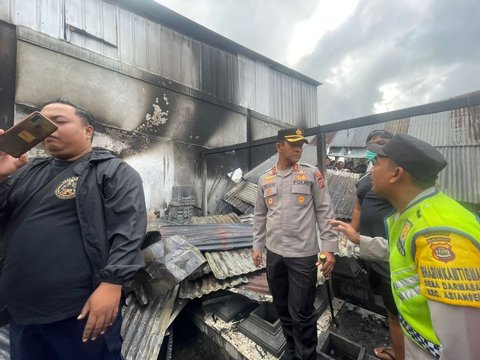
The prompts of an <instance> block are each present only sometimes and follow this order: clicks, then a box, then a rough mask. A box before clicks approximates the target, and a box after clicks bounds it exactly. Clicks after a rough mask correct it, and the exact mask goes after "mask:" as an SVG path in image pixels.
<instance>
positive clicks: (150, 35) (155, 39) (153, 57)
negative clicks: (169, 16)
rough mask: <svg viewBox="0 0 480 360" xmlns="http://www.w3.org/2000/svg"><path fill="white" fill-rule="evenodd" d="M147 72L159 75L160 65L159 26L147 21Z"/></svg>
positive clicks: (160, 40)
mask: <svg viewBox="0 0 480 360" xmlns="http://www.w3.org/2000/svg"><path fill="white" fill-rule="evenodd" d="M147 44H148V46H147V49H146V52H147V59H146V66H147V71H149V72H151V73H154V74H160V73H161V68H162V67H161V64H162V61H161V59H162V53H161V52H162V36H161V30H160V25H159V24H156V23H154V22H152V21H149V20H147Z"/></svg>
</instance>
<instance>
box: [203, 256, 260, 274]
mask: <svg viewBox="0 0 480 360" xmlns="http://www.w3.org/2000/svg"><path fill="white" fill-rule="evenodd" d="M204 255H205V257H206V258H207V261H208V264H209V265H210V269H211V270H212V272H213V275H215V277H216V278H217V279H221V280H223V279H226V278H228V277H232V276H236V275H243V274H248V273H251V272H253V271H256V270H259V269H261V268H263V267H264V266H262V267H257V266H255V265H254V264H253V260H252V249H251V248H247V249H238V250H230V251H214V252H206V253H205V254H204ZM265 263H266V258H265V253H264V254H263V264H265Z"/></svg>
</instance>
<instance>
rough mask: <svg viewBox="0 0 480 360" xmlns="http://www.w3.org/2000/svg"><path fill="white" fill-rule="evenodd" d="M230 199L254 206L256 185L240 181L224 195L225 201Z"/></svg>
mask: <svg viewBox="0 0 480 360" xmlns="http://www.w3.org/2000/svg"><path fill="white" fill-rule="evenodd" d="M232 197H234V198H236V199H238V200H241V201H243V202H244V203H247V204H250V205H252V206H253V205H255V200H256V198H257V185H256V184H253V183H251V182H247V181H243V180H242V181H240V182H239V183H238V184H237V185H235V186H234V187H233V188H232V189H231V190H230V191H229V192H227V193H226V194H225V197H224V198H225V201H226V202H228V201H227V199H231V198H232Z"/></svg>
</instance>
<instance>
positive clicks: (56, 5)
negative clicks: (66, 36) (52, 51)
mask: <svg viewBox="0 0 480 360" xmlns="http://www.w3.org/2000/svg"><path fill="white" fill-rule="evenodd" d="M63 26H64V9H63V1H62V0H42V1H40V3H39V30H40V32H42V33H44V34H47V35H50V36H52V37H55V38H61V37H63Z"/></svg>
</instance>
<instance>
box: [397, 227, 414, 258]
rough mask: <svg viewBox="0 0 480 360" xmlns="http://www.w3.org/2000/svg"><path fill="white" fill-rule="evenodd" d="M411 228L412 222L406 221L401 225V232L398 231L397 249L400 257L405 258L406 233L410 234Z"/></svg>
mask: <svg viewBox="0 0 480 360" xmlns="http://www.w3.org/2000/svg"><path fill="white" fill-rule="evenodd" d="M412 227H413V224H412V222H411V221H410V220H408V219H407V220H405V222H404V223H403V227H402V231H400V236H399V237H398V240H397V249H398V251H399V252H400V254H401V255H402V256H405V241H406V240H407V236H408V233H409V232H410V230H411V229H412Z"/></svg>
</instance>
